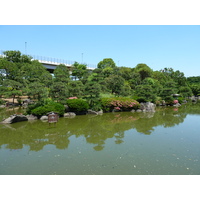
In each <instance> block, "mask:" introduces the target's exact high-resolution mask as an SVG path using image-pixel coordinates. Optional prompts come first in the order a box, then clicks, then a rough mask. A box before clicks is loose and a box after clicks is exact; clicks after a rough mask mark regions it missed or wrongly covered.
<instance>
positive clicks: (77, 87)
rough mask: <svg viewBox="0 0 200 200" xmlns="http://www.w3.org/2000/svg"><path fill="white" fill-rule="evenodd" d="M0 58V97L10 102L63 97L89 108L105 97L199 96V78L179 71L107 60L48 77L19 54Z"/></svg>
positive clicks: (154, 98)
mask: <svg viewBox="0 0 200 200" xmlns="http://www.w3.org/2000/svg"><path fill="white" fill-rule="evenodd" d="M4 55H5V56H4V57H2V58H0V97H1V98H3V97H9V98H13V101H14V99H15V98H18V101H20V96H25V95H26V96H29V97H30V98H33V99H36V100H38V101H39V102H41V101H45V100H46V99H49V98H51V99H52V100H53V101H55V102H59V103H62V104H64V103H65V102H66V99H67V98H69V97H77V98H84V99H86V100H87V101H88V102H89V105H90V106H91V107H92V106H93V105H96V103H95V102H97V101H98V99H99V98H100V97H102V96H106V95H108V96H118V97H120V96H121V97H131V98H134V99H135V100H137V101H139V102H146V101H151V102H156V101H161V100H165V101H168V102H169V101H172V100H173V97H172V96H171V95H172V94H176V93H178V94H180V95H181V98H182V99H184V98H186V97H189V96H192V95H195V96H197V95H200V77H189V78H186V77H185V76H184V73H183V72H180V71H174V70H173V69H172V68H164V69H161V70H160V71H153V70H152V69H151V68H150V67H149V66H147V65H146V64H138V65H137V66H136V67H135V68H128V67H117V66H116V64H115V62H114V61H113V60H112V59H111V58H108V59H104V60H102V61H100V62H99V63H98V65H97V68H96V69H94V70H88V69H87V67H86V65H84V64H79V63H78V62H75V63H74V64H73V67H72V68H71V71H69V70H68V69H67V68H66V66H65V65H62V64H61V65H59V66H57V67H56V69H55V70H54V74H53V75H51V74H50V72H48V71H47V69H46V68H45V67H44V66H43V65H42V64H41V63H39V62H38V61H37V60H32V58H31V57H30V56H28V55H22V54H21V52H20V51H5V52H4ZM72 76H73V77H74V79H73V80H72V78H71V77H72Z"/></svg>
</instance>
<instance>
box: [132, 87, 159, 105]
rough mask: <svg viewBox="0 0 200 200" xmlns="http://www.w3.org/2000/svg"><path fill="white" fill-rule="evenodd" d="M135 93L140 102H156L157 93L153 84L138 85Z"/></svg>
mask: <svg viewBox="0 0 200 200" xmlns="http://www.w3.org/2000/svg"><path fill="white" fill-rule="evenodd" d="M135 94H136V96H137V101H139V102H148V101H151V102H154V101H155V100H156V94H155V93H154V89H153V88H152V86H151V85H138V86H136V88H135Z"/></svg>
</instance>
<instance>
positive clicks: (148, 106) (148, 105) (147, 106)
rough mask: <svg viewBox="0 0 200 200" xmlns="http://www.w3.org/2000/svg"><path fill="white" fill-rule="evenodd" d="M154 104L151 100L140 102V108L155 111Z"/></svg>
mask: <svg viewBox="0 0 200 200" xmlns="http://www.w3.org/2000/svg"><path fill="white" fill-rule="evenodd" d="M155 108H156V105H155V104H153V103H151V102H146V103H140V109H141V110H142V111H143V112H155Z"/></svg>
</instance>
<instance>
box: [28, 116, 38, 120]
mask: <svg viewBox="0 0 200 200" xmlns="http://www.w3.org/2000/svg"><path fill="white" fill-rule="evenodd" d="M26 117H27V119H28V120H36V119H37V117H36V116H34V115H27V116H26Z"/></svg>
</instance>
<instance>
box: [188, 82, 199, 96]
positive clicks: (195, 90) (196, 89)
mask: <svg viewBox="0 0 200 200" xmlns="http://www.w3.org/2000/svg"><path fill="white" fill-rule="evenodd" d="M190 89H191V90H192V93H193V94H194V95H195V96H199V95H200V85H196V84H192V85H190Z"/></svg>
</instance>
